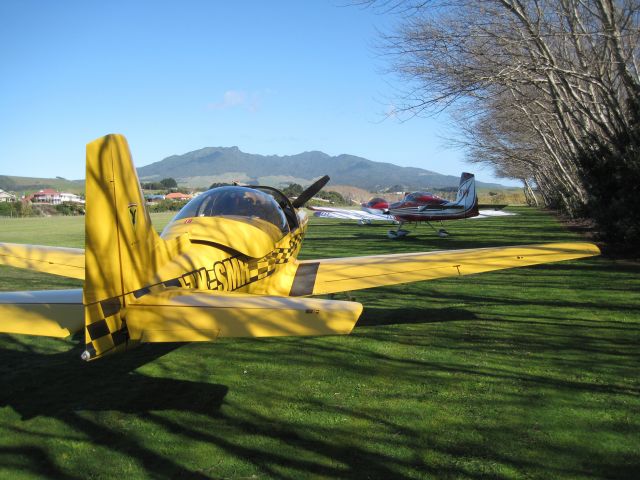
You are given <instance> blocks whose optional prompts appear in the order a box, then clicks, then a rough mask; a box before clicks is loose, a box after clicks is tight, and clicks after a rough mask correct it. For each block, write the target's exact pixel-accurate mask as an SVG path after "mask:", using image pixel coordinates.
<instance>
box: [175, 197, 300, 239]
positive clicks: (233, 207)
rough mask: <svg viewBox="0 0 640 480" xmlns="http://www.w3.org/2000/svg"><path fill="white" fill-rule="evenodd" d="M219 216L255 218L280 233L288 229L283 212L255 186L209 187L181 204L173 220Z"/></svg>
mask: <svg viewBox="0 0 640 480" xmlns="http://www.w3.org/2000/svg"><path fill="white" fill-rule="evenodd" d="M222 216H237V217H247V218H259V219H261V220H264V221H266V222H269V223H271V224H272V225H275V226H276V227H277V228H278V229H279V230H280V231H282V232H283V233H286V232H288V231H289V226H288V224H287V218H286V217H285V214H284V211H283V210H282V208H281V207H280V205H278V202H276V201H275V199H274V198H273V197H272V196H271V195H269V194H268V193H265V192H263V191H260V190H256V189H255V188H247V187H236V186H229V187H217V188H212V189H211V190H208V191H206V192H204V193H202V194H200V195H198V196H197V197H195V198H194V199H193V200H191V201H190V202H189V203H187V204H186V205H185V206H184V207H182V210H180V211H179V212H178V214H177V215H176V216H175V217H174V219H173V221H176V220H180V219H183V218H191V217H222Z"/></svg>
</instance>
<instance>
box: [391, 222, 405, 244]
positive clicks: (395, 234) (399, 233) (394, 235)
mask: <svg viewBox="0 0 640 480" xmlns="http://www.w3.org/2000/svg"><path fill="white" fill-rule="evenodd" d="M402 225H404V223H403V222H400V224H399V225H398V229H397V230H389V231H388V232H387V237H389V238H390V239H392V240H396V239H398V238H404V237H406V236H407V235H409V230H405V229H404V228H402Z"/></svg>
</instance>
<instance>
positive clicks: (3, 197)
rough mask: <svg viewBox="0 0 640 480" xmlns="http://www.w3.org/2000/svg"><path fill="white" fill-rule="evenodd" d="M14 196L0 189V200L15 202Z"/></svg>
mask: <svg viewBox="0 0 640 480" xmlns="http://www.w3.org/2000/svg"><path fill="white" fill-rule="evenodd" d="M15 201H16V196H15V195H14V194H13V193H9V192H5V191H4V190H2V189H0V202H15Z"/></svg>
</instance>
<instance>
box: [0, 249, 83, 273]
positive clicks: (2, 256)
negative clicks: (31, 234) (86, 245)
mask: <svg viewBox="0 0 640 480" xmlns="http://www.w3.org/2000/svg"><path fill="white" fill-rule="evenodd" d="M0 265H8V266H10V267H17V268H26V269H29V270H36V271H38V272H44V273H52V274H54V275H61V276H63V277H71V278H78V279H80V280H84V250H83V249H81V248H66V247H43V246H40V245H23V244H19V243H0Z"/></svg>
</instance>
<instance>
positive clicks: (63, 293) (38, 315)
mask: <svg viewBox="0 0 640 480" xmlns="http://www.w3.org/2000/svg"><path fill="white" fill-rule="evenodd" d="M82 328H84V306H83V305H82V289H81V288H78V289H73V290H46V291H32V292H0V332H3V333H21V334H24V335H42V336H45V337H58V338H64V337H68V336H69V335H73V334H74V333H76V332H78V331H80V330H81V329H82Z"/></svg>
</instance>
